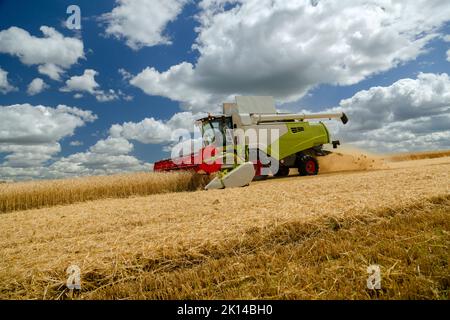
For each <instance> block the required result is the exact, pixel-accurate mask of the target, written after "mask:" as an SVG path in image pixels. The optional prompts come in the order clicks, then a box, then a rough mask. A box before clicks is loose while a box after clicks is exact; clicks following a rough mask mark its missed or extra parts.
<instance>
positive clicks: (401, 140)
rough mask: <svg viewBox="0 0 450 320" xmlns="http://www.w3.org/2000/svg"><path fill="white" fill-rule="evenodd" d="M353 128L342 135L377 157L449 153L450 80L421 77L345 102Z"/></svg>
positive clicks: (341, 130)
mask: <svg viewBox="0 0 450 320" xmlns="http://www.w3.org/2000/svg"><path fill="white" fill-rule="evenodd" d="M334 110H341V111H344V112H346V113H347V115H348V117H349V118H350V122H349V123H348V125H347V126H342V127H340V128H339V130H338V132H337V134H338V135H339V136H341V137H343V138H344V140H345V142H351V143H353V144H355V145H357V146H359V147H362V148H366V149H369V150H372V151H382V152H401V151H413V150H436V149H450V78H449V76H448V75H447V74H445V73H444V74H419V76H418V77H417V79H401V80H398V81H397V82H395V83H394V84H392V85H391V86H388V87H373V88H370V89H369V90H364V91H360V92H358V93H356V94H355V95H354V96H353V97H351V98H349V99H345V100H342V101H341V102H340V105H339V107H338V108H335V109H334Z"/></svg>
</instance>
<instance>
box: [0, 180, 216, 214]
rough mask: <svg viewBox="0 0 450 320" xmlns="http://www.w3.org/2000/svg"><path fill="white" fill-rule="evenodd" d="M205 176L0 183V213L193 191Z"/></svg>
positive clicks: (204, 181) (205, 181)
mask: <svg viewBox="0 0 450 320" xmlns="http://www.w3.org/2000/svg"><path fill="white" fill-rule="evenodd" d="M207 181H209V180H208V178H207V177H204V176H199V175H192V174H190V173H188V172H176V173H153V172H147V173H135V174H123V175H114V176H99V177H82V178H75V179H64V180H48V181H30V182H19V183H3V184H0V213H2V212H11V211H18V210H27V209H34V208H42V207H51V206H55V205H64V204H70V203H77V202H83V201H91V200H97V199H108V198H127V197H131V196H145V195H151V194H157V193H167V192H179V191H194V190H198V189H201V188H202V187H204V186H206V184H207Z"/></svg>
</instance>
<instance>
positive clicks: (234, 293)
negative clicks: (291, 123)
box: [0, 155, 450, 300]
mask: <svg viewBox="0 0 450 320" xmlns="http://www.w3.org/2000/svg"><path fill="white" fill-rule="evenodd" d="M335 157H342V158H343V159H347V160H348V161H347V163H346V164H345V165H341V167H339V166H337V165H335V167H333V166H332V165H333V163H334V161H335ZM358 158H359V160H358ZM410 159H411V158H410V157H409V158H407V159H405V160H408V161H396V162H389V161H387V160H383V161H380V160H379V159H378V158H372V157H371V156H367V155H366V157H365V158H364V157H360V156H359V155H352V156H351V157H349V156H348V155H333V156H332V157H330V158H328V159H322V160H321V165H322V166H324V167H326V165H328V171H326V172H324V174H322V175H319V176H316V177H298V176H291V177H288V178H282V179H268V180H266V181H259V182H254V183H252V184H251V185H250V186H249V187H246V188H238V189H227V190H213V191H208V192H206V191H200V190H199V191H189V192H187V191H181V190H180V187H178V188H176V187H175V186H167V187H166V189H165V190H164V192H152V194H149V195H145V196H136V195H135V196H133V197H132V198H122V196H117V197H116V196H114V195H109V196H102V197H101V198H100V199H98V198H96V199H97V200H91V201H85V200H87V199H88V198H78V200H77V201H73V202H76V203H72V204H67V205H61V203H58V205H55V206H53V205H50V204H48V203H47V204H45V206H46V207H45V208H40V209H38V208H34V209H29V210H17V209H15V211H12V210H10V212H8V213H4V214H0V230H2V232H1V234H0V299H255V298H259V299H444V300H445V299H449V298H450V286H449V284H450V265H449V262H450V255H449V252H450V251H449V246H450V219H449V218H450V183H449V181H450V157H445V156H443V157H439V158H433V159H429V158H426V157H425V158H424V159H421V160H410ZM379 161H380V162H379ZM327 162H328V163H327ZM344 162H345V161H344ZM336 166H337V167H336ZM130 177H131V176H130ZM110 179H115V178H113V177H112V178H110ZM57 183H64V181H60V182H57ZM185 183H187V184H188V185H189V186H191V187H190V188H189V190H194V189H196V188H197V187H199V184H198V183H195V184H194V186H192V182H191V180H190V179H188V180H187V182H185ZM32 184H33V182H30V185H32ZM45 184H48V186H50V185H51V182H45ZM19 185H21V186H22V188H23V189H21V190H27V188H24V187H23V186H25V185H26V184H19ZM27 186H28V185H27ZM2 187H3V185H2V186H0V188H2ZM7 187H8V188H13V187H14V185H12V186H7ZM172 188H173V189H172ZM44 189H45V188H44ZM9 190H11V189H9ZM16 190H19V189H16ZM161 190H163V189H162V188H161V189H157V191H161ZM169 191H177V192H169ZM16 194H20V192H16ZM129 195H130V193H128V194H127V195H126V196H129ZM18 196H19V195H18ZM124 197H125V196H124ZM3 199H5V198H2V200H1V201H4V200H3ZM22 199H24V198H22ZM0 203H2V202H0ZM372 264H377V265H379V266H380V268H381V273H382V289H381V290H378V291H376V292H375V291H371V290H368V289H367V287H366V280H367V277H368V274H367V267H368V266H369V265H372ZM70 265H77V266H79V267H80V269H81V286H82V287H81V290H80V291H75V292H72V291H70V290H68V289H67V287H66V279H67V274H66V269H67V268H68V267H69V266H70Z"/></svg>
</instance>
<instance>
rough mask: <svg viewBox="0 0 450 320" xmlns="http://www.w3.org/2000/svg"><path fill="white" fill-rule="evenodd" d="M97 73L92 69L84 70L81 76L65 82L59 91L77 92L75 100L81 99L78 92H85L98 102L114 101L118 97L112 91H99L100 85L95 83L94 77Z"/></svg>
mask: <svg viewBox="0 0 450 320" xmlns="http://www.w3.org/2000/svg"><path fill="white" fill-rule="evenodd" d="M97 75H98V72H97V71H95V70H93V69H86V70H84V73H83V74H82V75H81V76H72V77H70V79H68V80H67V81H66V85H65V86H64V87H62V88H61V89H60V91H62V92H77V93H76V94H75V96H74V97H75V98H77V99H79V98H82V97H83V96H82V94H81V93H80V92H87V93H90V94H91V95H93V96H95V98H96V99H97V101H99V102H107V101H112V100H116V99H118V98H119V96H118V95H117V94H116V93H115V91H114V90H112V89H110V90H108V91H107V92H105V91H103V90H100V89H99V87H100V85H99V84H98V83H97V81H95V76H97Z"/></svg>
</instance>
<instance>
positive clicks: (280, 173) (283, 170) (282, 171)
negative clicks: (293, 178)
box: [274, 163, 289, 177]
mask: <svg viewBox="0 0 450 320" xmlns="http://www.w3.org/2000/svg"><path fill="white" fill-rule="evenodd" d="M288 175H289V168H288V167H286V166H285V165H282V164H281V163H280V167H279V168H278V172H277V173H275V174H274V176H275V177H287V176H288Z"/></svg>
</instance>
